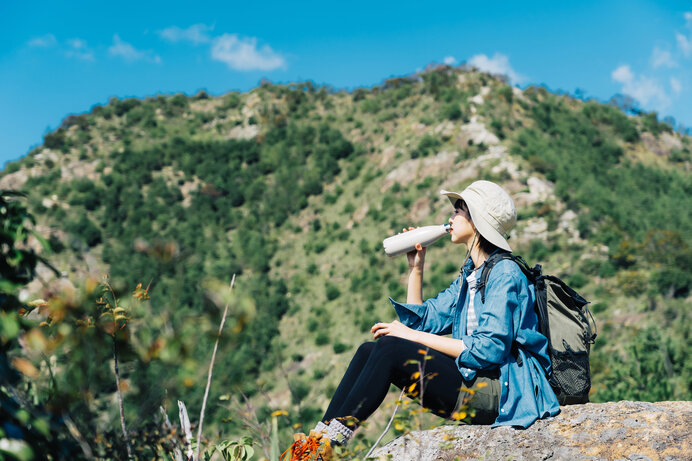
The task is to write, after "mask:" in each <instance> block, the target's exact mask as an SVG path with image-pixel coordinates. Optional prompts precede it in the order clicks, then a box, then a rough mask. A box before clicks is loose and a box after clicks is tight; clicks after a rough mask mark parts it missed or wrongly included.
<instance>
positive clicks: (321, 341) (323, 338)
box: [315, 331, 330, 346]
mask: <svg viewBox="0 0 692 461" xmlns="http://www.w3.org/2000/svg"><path fill="white" fill-rule="evenodd" d="M329 340H330V337H329V334H328V333H326V332H324V331H320V332H319V333H317V336H315V344H317V345H318V346H324V345H325V344H329Z"/></svg>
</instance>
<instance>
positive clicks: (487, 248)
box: [478, 232, 498, 254]
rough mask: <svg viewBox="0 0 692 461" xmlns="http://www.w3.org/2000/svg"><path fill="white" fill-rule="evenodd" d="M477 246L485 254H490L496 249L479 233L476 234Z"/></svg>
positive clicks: (495, 246)
mask: <svg viewBox="0 0 692 461" xmlns="http://www.w3.org/2000/svg"><path fill="white" fill-rule="evenodd" d="M478 246H479V247H480V249H481V250H483V252H485V253H487V254H492V252H493V251H495V250H497V249H498V247H497V245H495V244H493V243H490V242H489V241H488V239H486V238H485V237H483V236H482V235H481V233H480V232H478Z"/></svg>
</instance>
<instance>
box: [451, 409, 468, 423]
mask: <svg viewBox="0 0 692 461" xmlns="http://www.w3.org/2000/svg"><path fill="white" fill-rule="evenodd" d="M464 418H466V412H464V411H455V412H454V413H452V419H453V420H455V421H461V420H462V419H464Z"/></svg>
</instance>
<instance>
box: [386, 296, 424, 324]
mask: <svg viewBox="0 0 692 461" xmlns="http://www.w3.org/2000/svg"><path fill="white" fill-rule="evenodd" d="M389 302H390V303H392V306H394V310H395V311H396V314H397V315H398V316H399V320H401V323H403V324H404V325H406V326H407V327H414V326H415V325H417V324H418V323H420V321H421V320H422V318H423V314H424V313H425V304H408V303H400V302H398V301H394V300H393V299H392V298H389Z"/></svg>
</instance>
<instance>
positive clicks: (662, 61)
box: [651, 47, 678, 69]
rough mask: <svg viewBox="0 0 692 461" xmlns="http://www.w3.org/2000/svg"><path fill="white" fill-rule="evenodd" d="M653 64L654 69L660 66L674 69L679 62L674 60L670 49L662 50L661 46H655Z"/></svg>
mask: <svg viewBox="0 0 692 461" xmlns="http://www.w3.org/2000/svg"><path fill="white" fill-rule="evenodd" d="M651 66H652V67H653V68H654V69H658V68H659V67H667V68H669V69H672V68H674V67H678V63H677V62H675V60H673V56H672V55H671V53H670V51H667V50H662V49H660V48H659V47H655V48H654V51H653V53H651Z"/></svg>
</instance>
